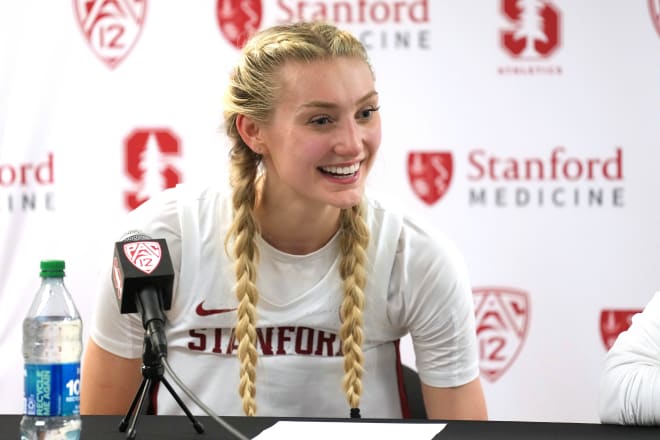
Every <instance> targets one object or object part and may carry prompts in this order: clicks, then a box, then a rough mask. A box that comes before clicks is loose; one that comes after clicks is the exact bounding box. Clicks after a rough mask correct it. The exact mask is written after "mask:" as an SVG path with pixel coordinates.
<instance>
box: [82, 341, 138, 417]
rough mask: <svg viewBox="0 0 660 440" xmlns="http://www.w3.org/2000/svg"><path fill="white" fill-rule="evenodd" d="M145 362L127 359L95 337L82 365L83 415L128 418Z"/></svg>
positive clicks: (86, 350)
mask: <svg viewBox="0 0 660 440" xmlns="http://www.w3.org/2000/svg"><path fill="white" fill-rule="evenodd" d="M141 366H142V359H139V358H138V359H127V358H123V357H120V356H117V355H114V354H112V353H110V352H108V351H106V350H104V349H103V348H101V347H99V346H98V345H97V344H96V343H95V342H94V341H93V340H92V339H91V338H90V339H89V342H88V344H87V347H86V349H85V355H84V359H83V362H82V374H81V386H80V414H83V415H91V414H94V415H118V414H122V415H125V414H126V413H127V411H128V409H129V407H130V405H131V402H132V400H133V398H134V397H135V393H137V390H138V387H139V386H140V382H141V380H142V373H141Z"/></svg>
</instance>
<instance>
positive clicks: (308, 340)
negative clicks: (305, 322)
mask: <svg viewBox="0 0 660 440" xmlns="http://www.w3.org/2000/svg"><path fill="white" fill-rule="evenodd" d="M303 341H305V346H304V347H303ZM312 350H314V330H312V329H311V328H307V327H298V330H297V331H296V353H297V354H307V355H309V354H312Z"/></svg>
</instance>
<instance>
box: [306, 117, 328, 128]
mask: <svg viewBox="0 0 660 440" xmlns="http://www.w3.org/2000/svg"><path fill="white" fill-rule="evenodd" d="M331 122H332V120H331V119H330V116H316V117H314V118H312V119H311V120H310V121H309V123H310V124H312V125H319V126H320V125H328V124H329V123H331Z"/></svg>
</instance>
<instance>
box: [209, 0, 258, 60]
mask: <svg viewBox="0 0 660 440" xmlns="http://www.w3.org/2000/svg"><path fill="white" fill-rule="evenodd" d="M262 10H263V9H262V6H261V1H260V0H218V3H217V5H216V14H217V18H218V26H219V27H220V32H222V35H223V36H224V37H225V38H226V39H227V41H229V42H230V43H231V44H233V45H234V46H235V47H236V48H239V49H240V48H241V47H243V44H244V43H245V41H246V40H247V39H248V38H250V37H251V36H252V34H254V33H255V32H257V30H258V29H259V25H260V24H261V16H262Z"/></svg>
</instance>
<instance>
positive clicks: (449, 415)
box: [422, 377, 488, 420]
mask: <svg viewBox="0 0 660 440" xmlns="http://www.w3.org/2000/svg"><path fill="white" fill-rule="evenodd" d="M422 394H423V396H424V406H425V407H426V415H427V417H428V418H429V419H440V420H488V412H487V411H486V402H485V399H484V394H483V390H482V389H481V381H480V380H479V378H478V377H477V378H476V379H474V380H473V381H472V382H468V383H466V384H465V385H461V386H459V387H453V388H436V387H431V386H428V385H425V384H424V383H422Z"/></svg>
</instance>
